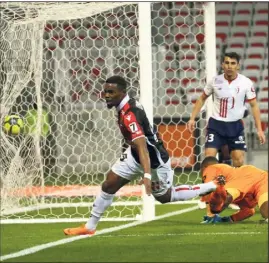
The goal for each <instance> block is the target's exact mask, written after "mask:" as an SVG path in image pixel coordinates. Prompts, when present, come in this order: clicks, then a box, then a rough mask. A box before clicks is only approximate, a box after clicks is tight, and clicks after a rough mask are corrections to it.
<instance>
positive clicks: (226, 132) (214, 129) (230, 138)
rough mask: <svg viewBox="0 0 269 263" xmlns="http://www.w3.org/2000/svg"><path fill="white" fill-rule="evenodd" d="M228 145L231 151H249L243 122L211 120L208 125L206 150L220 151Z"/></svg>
mask: <svg viewBox="0 0 269 263" xmlns="http://www.w3.org/2000/svg"><path fill="white" fill-rule="evenodd" d="M225 144H227V145H228V147H229V149H230V151H233V150H242V151H247V145H246V142H245V134H244V125H243V121H242V120H238V121H232V122H225V121H218V120H215V119H213V118H210V119H209V121H208V125H207V134H206V142H205V148H216V149H220V148H221V146H222V145H225Z"/></svg>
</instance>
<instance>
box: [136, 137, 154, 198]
mask: <svg viewBox="0 0 269 263" xmlns="http://www.w3.org/2000/svg"><path fill="white" fill-rule="evenodd" d="M133 145H134V146H135V149H136V151H137V153H138V156H139V161H140V163H141V166H142V167H143V170H144V178H143V183H144V185H145V189H146V193H147V194H148V195H150V194H151V168H150V158H149V152H148V148H147V143H146V138H145V137H140V138H137V139H135V140H133Z"/></svg>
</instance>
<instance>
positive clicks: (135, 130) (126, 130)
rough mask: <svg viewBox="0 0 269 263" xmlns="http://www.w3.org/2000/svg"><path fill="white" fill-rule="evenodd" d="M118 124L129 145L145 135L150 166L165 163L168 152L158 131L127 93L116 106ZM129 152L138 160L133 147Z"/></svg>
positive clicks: (141, 107)
mask: <svg viewBox="0 0 269 263" xmlns="http://www.w3.org/2000/svg"><path fill="white" fill-rule="evenodd" d="M117 111H118V125H119V128H120V130H121V133H122V135H123V137H124V139H125V141H126V143H128V144H129V145H131V146H132V141H134V140H135V139H137V138H140V137H145V138H146V142H147V147H148V151H149V156H150V161H151V168H153V169H156V168H157V167H159V166H160V165H162V164H164V163H166V162H167V161H168V159H169V154H168V152H167V150H166V149H165V147H164V145H163V142H162V140H161V139H160V138H159V136H158V133H157V132H156V131H154V130H153V127H152V126H151V124H150V122H149V120H148V118H147V115H146V113H145V111H144V108H143V106H142V105H141V104H140V103H139V102H138V101H137V100H135V99H134V98H129V96H128V95H127V96H126V97H125V98H124V99H123V100H122V101H121V103H120V105H119V106H118V107H117ZM131 152H132V155H133V157H134V158H135V160H136V161H137V162H138V163H140V162H139V156H138V154H137V152H136V150H135V149H134V148H131Z"/></svg>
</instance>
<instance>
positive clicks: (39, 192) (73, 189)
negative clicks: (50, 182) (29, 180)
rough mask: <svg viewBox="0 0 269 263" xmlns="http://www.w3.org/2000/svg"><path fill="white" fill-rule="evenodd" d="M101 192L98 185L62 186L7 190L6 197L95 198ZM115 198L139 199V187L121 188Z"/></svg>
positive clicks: (140, 194) (140, 192)
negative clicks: (132, 197) (133, 197)
mask: <svg viewBox="0 0 269 263" xmlns="http://www.w3.org/2000/svg"><path fill="white" fill-rule="evenodd" d="M100 191H101V186H98V185H89V186H87V185H64V186H56V185H55V186H32V187H25V188H19V189H16V190H9V191H8V192H7V196H9V197H12V196H15V197H35V198H40V197H96V196H97V195H98V194H99V193H100ZM115 196H118V197H131V196H135V197H141V196H142V189H141V186H140V185H130V186H124V187H122V188H121V189H120V190H119V191H118V192H117V193H116V194H115Z"/></svg>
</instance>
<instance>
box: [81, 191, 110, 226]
mask: <svg viewBox="0 0 269 263" xmlns="http://www.w3.org/2000/svg"><path fill="white" fill-rule="evenodd" d="M113 198H114V194H108V193H105V192H103V191H101V193H100V195H99V196H97V197H96V199H95V201H94V203H93V207H92V211H91V216H90V218H89V220H88V222H87V223H86V228H87V229H89V230H95V229H96V226H97V224H98V222H99V220H100V218H101V216H102V215H103V213H104V212H105V210H106V209H107V208H108V207H109V206H110V205H111V204H112V201H113Z"/></svg>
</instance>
